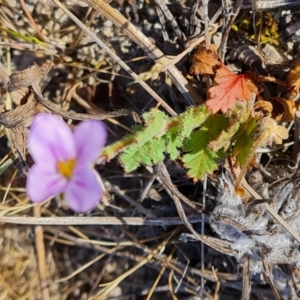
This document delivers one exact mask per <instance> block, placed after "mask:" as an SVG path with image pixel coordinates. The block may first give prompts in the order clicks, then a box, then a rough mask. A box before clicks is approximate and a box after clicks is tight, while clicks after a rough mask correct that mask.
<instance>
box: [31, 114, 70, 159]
mask: <svg viewBox="0 0 300 300" xmlns="http://www.w3.org/2000/svg"><path fill="white" fill-rule="evenodd" d="M28 149H29V153H30V154H31V156H32V158H33V160H34V161H35V162H36V163H39V164H47V165H48V164H56V163H57V162H58V161H66V160H68V159H71V158H75V156H76V148H75V142H74V137H73V134H72V131H71V129H70V128H69V126H68V125H67V124H66V123H65V122H64V121H63V120H62V119H60V118H59V117H57V116H55V115H51V114H47V113H39V114H37V115H36V116H35V117H34V119H33V122H32V125H31V129H30V132H29V137H28Z"/></svg>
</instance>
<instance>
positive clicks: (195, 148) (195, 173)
mask: <svg viewBox="0 0 300 300" xmlns="http://www.w3.org/2000/svg"><path fill="white" fill-rule="evenodd" d="M227 126H228V120H227V119H226V118H225V117H224V116H223V115H221V114H216V115H211V116H209V117H208V119H207V120H206V121H205V122H204V123H203V125H202V126H201V128H200V129H198V130H196V131H195V132H193V133H192V134H191V136H190V138H189V139H188V140H187V143H186V147H185V150H186V151H187V152H188V153H186V154H185V155H184V156H183V163H184V166H185V167H186V168H188V169H189V171H188V176H189V177H192V178H193V179H194V181H196V180H199V179H202V178H203V177H204V175H205V174H206V173H212V172H213V171H214V170H215V169H216V168H217V166H218V164H217V159H221V158H222V159H223V158H224V157H225V153H224V152H223V151H221V150H220V151H218V152H214V151H212V150H211V149H210V148H209V147H208V145H209V143H210V142H211V141H212V140H214V139H216V137H217V136H218V135H219V133H220V131H221V130H223V129H224V128H227Z"/></svg>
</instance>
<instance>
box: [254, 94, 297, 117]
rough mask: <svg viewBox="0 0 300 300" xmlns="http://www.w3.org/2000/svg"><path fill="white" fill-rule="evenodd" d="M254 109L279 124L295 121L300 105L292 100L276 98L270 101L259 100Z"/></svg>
mask: <svg viewBox="0 0 300 300" xmlns="http://www.w3.org/2000/svg"><path fill="white" fill-rule="evenodd" d="M254 107H255V111H261V112H262V113H263V114H264V115H265V116H268V117H272V118H273V119H274V120H275V121H277V122H290V121H292V120H294V116H295V113H296V111H297V110H299V109H300V103H299V102H295V101H294V100H292V99H285V98H281V97H275V98H271V99H268V100H264V99H259V100H258V101H257V102H256V103H255V105H254Z"/></svg>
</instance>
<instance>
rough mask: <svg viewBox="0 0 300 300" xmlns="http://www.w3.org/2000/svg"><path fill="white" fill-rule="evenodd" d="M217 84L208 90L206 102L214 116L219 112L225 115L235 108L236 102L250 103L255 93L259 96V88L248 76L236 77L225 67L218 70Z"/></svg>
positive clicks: (240, 75)
mask: <svg viewBox="0 0 300 300" xmlns="http://www.w3.org/2000/svg"><path fill="white" fill-rule="evenodd" d="M215 82H216V83H217V85H215V86H213V87H211V88H210V89H209V90H208V95H209V100H208V101H207V102H206V105H207V106H208V108H209V109H210V110H211V112H212V113H213V114H215V113H216V112H218V111H219V110H221V111H222V112H223V113H225V112H227V111H228V110H230V109H232V108H233V106H234V104H235V102H236V100H239V101H249V100H251V99H252V94H253V93H255V94H257V87H256V86H255V84H254V83H253V82H252V81H251V79H250V77H249V76H248V75H246V74H239V75H236V74H234V73H233V72H231V71H230V70H229V69H228V68H226V67H225V66H223V67H222V68H220V69H218V70H217V73H216V77H215Z"/></svg>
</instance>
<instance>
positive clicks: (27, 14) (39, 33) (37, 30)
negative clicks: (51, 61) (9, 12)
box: [20, 0, 49, 43]
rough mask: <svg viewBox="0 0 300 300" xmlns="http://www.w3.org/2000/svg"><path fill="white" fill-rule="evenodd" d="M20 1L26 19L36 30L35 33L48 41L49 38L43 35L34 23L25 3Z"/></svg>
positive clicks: (22, 0)
mask: <svg viewBox="0 0 300 300" xmlns="http://www.w3.org/2000/svg"><path fill="white" fill-rule="evenodd" d="M20 2H21V5H22V7H23V10H24V12H25V14H26V16H27V18H28V20H29V21H30V23H31V25H32V27H33V29H34V30H35V31H36V33H37V34H38V35H39V37H40V38H41V39H42V40H43V41H44V42H46V43H49V40H48V39H47V38H46V37H45V36H44V35H43V33H42V32H41V31H40V29H39V27H38V26H37V24H36V23H35V21H34V19H33V17H32V15H31V13H30V12H29V10H28V8H27V6H26V3H25V1H24V0H20Z"/></svg>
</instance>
